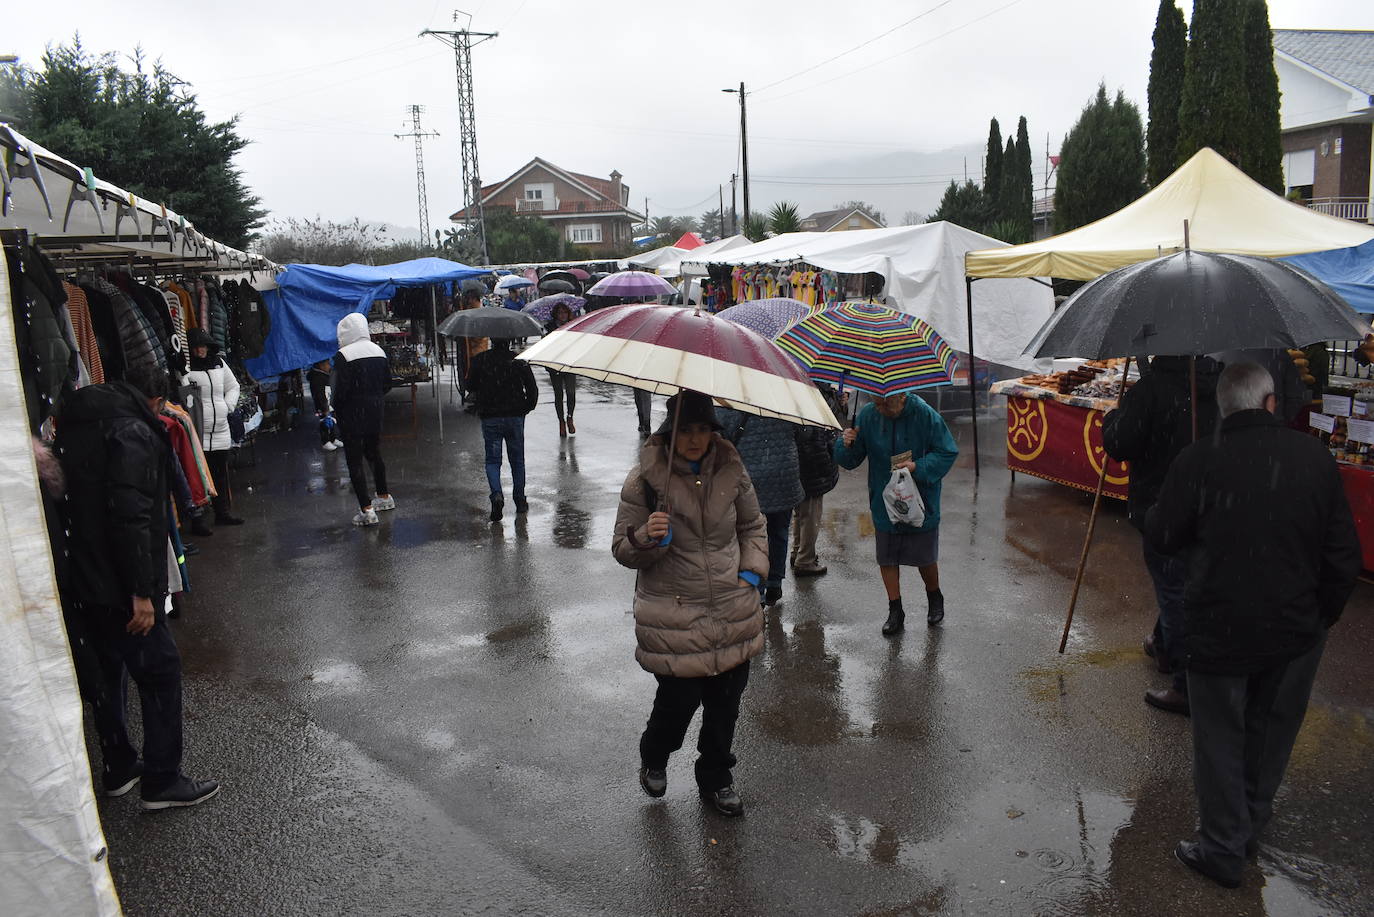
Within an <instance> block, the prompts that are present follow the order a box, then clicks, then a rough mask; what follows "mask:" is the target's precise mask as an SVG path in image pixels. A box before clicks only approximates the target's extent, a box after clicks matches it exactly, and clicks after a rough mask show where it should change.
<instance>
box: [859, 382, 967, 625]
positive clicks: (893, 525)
mask: <svg viewBox="0 0 1374 917" xmlns="http://www.w3.org/2000/svg"><path fill="white" fill-rule="evenodd" d="M958 457H959V447H958V446H957V445H955V443H954V437H953V436H951V435H950V432H949V427H948V426H946V425H945V421H944V418H942V417H941V416H940V415H939V413H937V412H936V410H935V409H934V408H932V407H931V406H930V405H928V404H926V403H925V402H924V401H923V400H921V399H920V398H919V397H917V396H916V395H914V394H911V393H910V392H899V393H898V394H895V395H889V396H887V397H886V398H877V399H875V400H874V401H873V403H871V404H868V405H865V406H864V407H863V408H862V409H860V411H859V414H858V417H857V418H856V419H855V421H854V426H853V427H851V428H850V429H847V430H845V431H844V435H843V436H842V437H841V438H840V439H838V440H837V441H836V442H835V461H836V462H838V463H839V464H840V466H841V467H842V468H850V469H853V468H858V467H859V466H860V465H862V464H863V463H864V460H865V459H867V460H868V498H869V500H868V502H869V509H870V511H871V512H872V514H873V528H874V530H875V535H876V540H877V554H878V571H879V572H880V573H881V574H882V578H883V587H884V588H885V589H886V590H887V621H886V623H884V624H883V636H885V637H890V636H892V635H893V634H896V633H899V632H900V631H901V630H902V629H903V628H904V627H905V623H906V611H905V610H904V609H903V608H902V581H901V568H902V567H915V568H916V569H918V570H919V571H920V572H921V579H922V581H924V583H925V587H926V600H927V610H926V623H927V624H929V625H930V626H931V627H934V626H936V625H937V624H939V623H940V622H942V621H943V620H944V619H945V597H944V594H943V593H942V592H941V591H940V567H939V556H940V487H941V481H942V480H943V479H944V476H945V475H946V474H948V473H949V470H950V468H952V467H953V466H954V460H955V459H956V458H958ZM899 469H904V470H905V471H907V472H908V473H909V474H910V475H911V477H912V478H913V479H914V481H915V484H916V490H917V492H918V493H919V496H920V504H921V506H920V507H919V509H921V510H924V518H923V520H922V522H921V524H920V525H919V526H912V525H908V524H906V523H903V522H897V521H894V520H893V518H892V514H891V513H889V509H888V501H887V499H886V498H885V497H884V491H885V490H886V489H887V487H888V485H889V483H892V482H893V478H894V475H893V472H895V471H897V470H899ZM903 502H906V501H903ZM916 509H917V508H916V507H914V506H912V507H909V508H908V512H913V511H915V510H916ZM902 517H903V516H902V515H901V514H899V518H902ZM905 518H911V517H910V516H906V517H905Z"/></svg>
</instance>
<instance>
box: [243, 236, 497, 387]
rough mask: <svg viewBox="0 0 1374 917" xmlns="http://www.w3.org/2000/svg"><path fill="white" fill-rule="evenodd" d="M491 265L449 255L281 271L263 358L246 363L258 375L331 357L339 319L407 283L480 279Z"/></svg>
mask: <svg viewBox="0 0 1374 917" xmlns="http://www.w3.org/2000/svg"><path fill="white" fill-rule="evenodd" d="M486 273H488V271H487V269H485V268H478V267H469V266H468V265H466V264H459V263H458V262H457V261H448V260H446V259H444V258H416V259H415V260H414V261H402V262H400V263H399V264H378V265H371V264H347V265H344V266H343V267H328V266H326V265H322V264H291V265H287V267H286V270H284V271H282V272H281V273H280V274H278V275H277V289H275V290H268V291H265V292H264V293H263V301H264V303H265V304H266V306H267V313H268V315H269V316H270V317H271V319H272V331H271V333H270V334H269V335H268V336H267V343H266V345H265V347H264V349H263V353H262V356H260V357H256V358H254V359H251V360H247V361H245V365H246V366H247V367H248V371H249V372H250V373H252V374H253V377H254V378H256V379H266V378H270V377H272V376H276V375H279V374H281V373H284V372H288V371H290V370H293V369H300V368H302V367H305V366H309V365H310V364H312V363H318V362H319V361H321V360H327V359H329V358H330V357H331V356H333V355H334V351H336V350H338V349H339V342H338V338H337V329H338V325H339V319H341V318H343V317H344V316H345V315H348V314H349V313H350V312H364V313H365V312H367V311H368V310H369V309H371V308H372V303H373V301H375V300H378V299H390V298H391V297H392V296H394V295H396V290H397V289H398V288H401V287H427V286H434V285H436V284H441V283H448V282H451V281H460V280H463V279H465V278H467V277H480V276H482V275H483V274H486Z"/></svg>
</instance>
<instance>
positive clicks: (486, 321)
mask: <svg viewBox="0 0 1374 917" xmlns="http://www.w3.org/2000/svg"><path fill="white" fill-rule="evenodd" d="M543 332H544V326H543V325H541V324H539V323H538V322H537V321H535V320H534V319H532V318H530V317H529V316H528V315H526V314H525V313H523V312H516V311H515V310H514V309H504V308H502V307H500V306H482V307H481V308H479V309H467V310H464V311H460V312H454V313H453V314H452V315H450V316H449V317H448V318H446V319H444V320H443V321H442V322H440V323H439V333H440V334H443V335H447V336H448V337H451V338H523V337H533V336H534V335H536V334H542V333H543Z"/></svg>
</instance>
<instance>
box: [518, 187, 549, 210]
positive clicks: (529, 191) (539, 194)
mask: <svg viewBox="0 0 1374 917" xmlns="http://www.w3.org/2000/svg"><path fill="white" fill-rule="evenodd" d="M520 209H522V210H557V209H558V203H557V201H556V200H555V199H554V196H553V182H538V183H532V184H528V185H526V186H525V199H524V202H523V203H522V204H521V207H520Z"/></svg>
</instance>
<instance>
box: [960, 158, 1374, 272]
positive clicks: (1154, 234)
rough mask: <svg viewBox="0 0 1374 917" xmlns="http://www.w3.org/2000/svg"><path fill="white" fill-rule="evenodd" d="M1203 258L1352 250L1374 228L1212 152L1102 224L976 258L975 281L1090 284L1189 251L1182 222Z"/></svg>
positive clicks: (970, 266)
mask: <svg viewBox="0 0 1374 917" xmlns="http://www.w3.org/2000/svg"><path fill="white" fill-rule="evenodd" d="M1184 220H1187V221H1188V226H1189V245H1190V246H1191V247H1192V248H1193V249H1194V250H1196V251H1206V252H1226V253H1230V254H1238V255H1259V256H1261V257H1265V258H1280V257H1283V256H1285V255H1300V254H1304V253H1306V252H1316V251H1326V250H1328V249H1333V248H1348V247H1350V246H1352V245H1359V244H1361V243H1363V242H1368V241H1369V240H1371V239H1374V226H1367V225H1362V224H1360V223H1354V222H1351V221H1350V220H1343V219H1340V218H1338V217H1333V216H1327V215H1326V214H1322V213H1318V212H1317V211H1315V210H1310V209H1308V208H1306V207H1303V206H1302V205H1300V204H1295V203H1293V202H1292V201H1288V200H1285V199H1284V198H1282V197H1279V196H1278V195H1277V194H1274V193H1273V192H1272V191H1269V190H1268V189H1267V188H1264V187H1263V186H1261V185H1259V184H1257V183H1256V182H1255V181H1253V180H1252V179H1251V178H1250V177H1249V176H1248V175H1246V174H1245V173H1244V172H1242V171H1241V170H1240V169H1238V168H1236V167H1235V166H1233V165H1232V164H1231V163H1229V162H1227V161H1226V160H1225V159H1224V158H1222V156H1220V155H1219V154H1218V153H1216V152H1215V151H1213V150H1212V149H1210V148H1204V149H1202V150H1199V151H1198V153H1197V154H1196V155H1195V156H1193V158H1191V159H1189V160H1188V161H1187V162H1185V163H1184V164H1183V165H1182V166H1180V167H1179V169H1178V171H1176V172H1175V173H1174V174H1173V175H1170V176H1169V177H1168V178H1167V179H1165V180H1164V181H1163V182H1161V183H1160V184H1159V185H1158V186H1157V187H1155V188H1154V189H1152V190H1151V191H1150V192H1149V193H1148V194H1146V195H1145V196H1144V197H1142V198H1140V200H1138V201H1135V202H1134V203H1132V204H1128V205H1127V206H1125V207H1123V208H1121V209H1120V210H1118V211H1117V212H1116V213H1114V214H1112V215H1111V216H1108V217H1103V218H1102V219H1100V220H1098V221H1097V222H1096V223H1089V224H1088V225H1087V226H1083V227H1080V228H1078V229H1075V230H1073V231H1071V232H1066V233H1063V234H1062V235H1058V236H1051V237H1050V238H1048V239H1041V240H1040V241H1039V242H1030V243H1027V244H1026V245H1016V246H1013V247H1011V248H995V249H988V250H986V251H976V252H969V253H968V254H967V255H965V256H964V269H965V270H966V271H967V273H968V275H969V276H970V277H1047V276H1048V277H1063V278H1065V279H1068V280H1091V279H1093V278H1094V277H1099V276H1101V275H1102V274H1105V273H1107V272H1108V271H1113V270H1116V269H1117V268H1119V267H1125V266H1126V265H1128V264H1136V263H1138V262H1141V261H1147V260H1149V259H1150V258H1155V257H1158V256H1159V255H1161V254H1165V255H1167V254H1172V253H1174V252H1177V251H1182V250H1183V221H1184Z"/></svg>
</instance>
